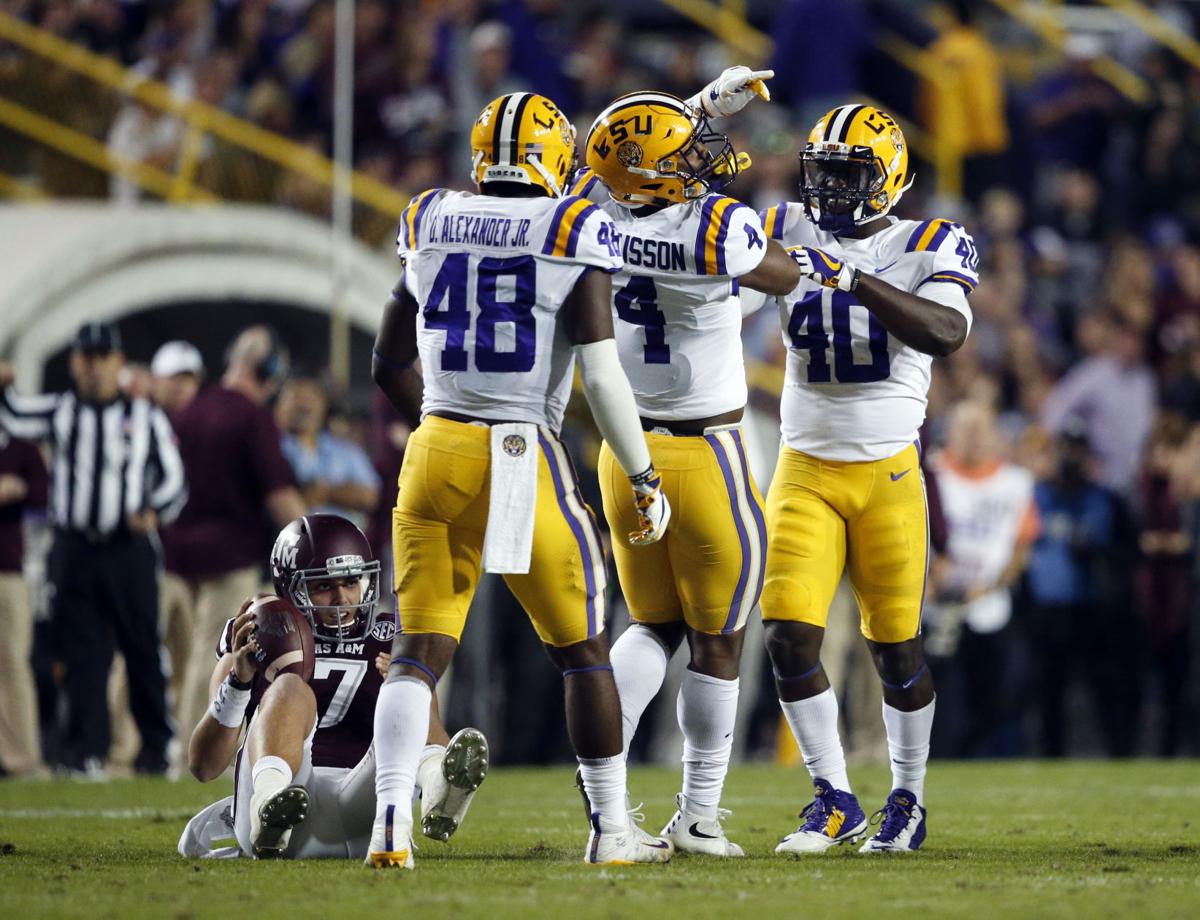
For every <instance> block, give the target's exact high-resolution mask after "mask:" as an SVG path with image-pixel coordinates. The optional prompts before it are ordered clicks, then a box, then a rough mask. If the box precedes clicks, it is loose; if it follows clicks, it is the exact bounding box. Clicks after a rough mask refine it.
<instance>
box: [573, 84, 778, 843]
mask: <svg viewBox="0 0 1200 920" xmlns="http://www.w3.org/2000/svg"><path fill="white" fill-rule="evenodd" d="M771 75H772V72H771V71H759V72H753V71H751V70H750V69H749V68H746V67H732V68H729V69H728V70H726V71H725V72H724V73H722V74H721V76H720V77H718V78H717V80H715V81H714V82H713V83H712V84H710V85H709V86H708V87H705V89H704V90H702V91H701V92H700V93H699V94H697V95H696V96H694V97H693V98H692V99H689V100H688V101H687V102H684V101H683V100H681V99H678V98H676V97H675V96H671V95H668V94H667V93H658V92H639V93H631V94H629V95H626V96H622V97H621V98H619V99H617V100H616V101H615V102H613V103H612V104H611V105H609V106H608V107H607V108H606V109H605V110H604V111H603V112H601V113H600V115H599V116H598V117H597V118H596V121H595V123H594V124H593V125H592V128H591V130H590V131H589V132H588V137H587V141H586V143H585V144H584V149H585V151H586V155H587V163H588V166H587V168H585V169H583V170H581V171H580V173H579V175H578V176H577V178H576V180H575V184H574V187H573V190H574V191H575V192H576V193H577V194H588V195H589V196H590V197H591V198H592V200H593V201H595V202H596V203H597V204H598V205H599V206H600V207H601V208H602V209H603V210H604V211H605V213H606V214H608V216H609V217H610V218H611V219H612V221H613V224H614V225H615V227H616V230H617V234H618V239H619V241H620V245H621V249H622V252H623V253H624V256H625V267H624V268H623V269H622V270H621V271H620V272H619V273H618V274H617V275H616V276H615V278H614V282H613V295H614V298H613V312H614V314H615V326H616V334H617V335H616V339H617V348H618V351H619V353H620V358H621V366H622V367H623V368H624V370H625V373H626V375H627V376H628V377H629V380H630V383H631V384H632V386H633V392H634V396H635V398H636V400H637V406H638V412H639V413H640V415H641V421H642V428H643V429H644V430H645V432H646V435H645V437H646V443H647V446H648V447H649V449H650V457H651V459H652V460H653V462H654V466H655V468H656V469H657V470H658V471H659V473H660V474H661V475H662V477H663V491H664V492H665V493H666V495H667V498H668V499H669V501H670V503H671V507H672V508H673V509H675V513H674V517H673V519H672V522H671V528H670V530H669V531H668V532H667V534H666V536H665V537H664V538H663V539H662V540H661V541H660V542H659V543H656V544H655V545H654V546H651V547H631V546H628V545H626V544H624V543H623V542H622V541H620V540H614V541H613V555H614V556H615V557H616V562H617V572H618V573H619V575H620V578H621V587H622V588H623V590H624V594H625V599H626V601H627V602H628V604H629V612H630V616H631V618H632V620H633V622H632V624H631V625H630V627H629V628H628V629H626V630H625V632H623V633H622V634H621V636H620V638H618V639H617V641H616V642H615V643H614V645H613V649H612V664H613V671H614V676H615V678H616V682H617V692H618V693H619V695H620V697H621V720H622V728H623V740H624V743H625V751H626V753H628V750H629V745H630V742H631V741H632V739H633V735H634V733H635V731H636V730H637V725H638V722H639V720H640V718H641V716H642V713H643V712H644V711H645V709H646V707H647V706H648V705H649V704H650V702H651V700H652V699H653V698H654V696H655V695H656V694H657V693H658V691H659V689H660V688H661V687H662V684H663V681H664V679H665V678H666V675H667V665H668V662H669V661H670V658H671V656H672V655H673V654H674V652H675V650H676V649H677V648H678V647H679V646H680V644H681V643H682V642H683V641H684V639H685V638H686V640H687V643H688V648H689V651H690V661H689V663H688V668H687V670H686V671H685V672H684V675H683V680H682V683H681V685H680V689H679V699H678V707H677V712H678V718H679V727H680V729H681V731H682V732H683V787H682V791H681V792H680V793H679V794H678V795H676V797H675V804H676V811H675V814H674V816H673V817H672V818H671V820H670V821H669V822H668V824H667V826H666V827H665V828H664V830H663V836H665V837H667V838H669V839H670V840H671V841H672V842H673V843H674V844H675V848H676V850H679V851H681V852H687V853H703V854H707V855H711V856H719V857H733V856H742V855H743V851H742V848H741V847H740V846H738V845H737V844H736V843H733V842H732V841H730V840H729V839H728V838H727V837H726V835H725V830H724V828H723V827H722V824H721V820H722V819H723V818H724V817H725V816H726V815H727V814H728V812H725V811H724V810H722V809H721V808H720V807H719V806H720V800H721V792H722V788H723V786H724V782H725V775H726V773H727V772H728V769H729V759H730V754H731V752H732V748H733V730H734V721H735V719H736V716H737V704H738V689H739V684H738V673H739V663H740V659H741V652H742V641H743V639H744V637H745V626H746V623H747V621H748V619H749V617H750V614H751V612H752V611H753V610H754V608H755V606H756V605H757V604H758V598H759V594H760V592H761V591H762V584H763V563H764V557H765V555H766V539H767V534H766V523H765V521H764V516H763V507H762V498H761V496H760V495H759V492H758V487H757V486H756V485H755V484H754V479H753V477H752V476H751V474H750V468H749V465H748V464H747V460H746V450H745V447H744V445H743V442H742V430H741V420H742V412H743V409H744V408H745V405H746V399H747V389H746V375H745V370H744V368H743V364H742V339H741V329H742V311H741V302H740V300H739V298H738V289H739V286H740V287H744V288H754V289H756V290H759V291H762V292H764V293H766V294H775V295H782V294H786V293H788V292H789V291H791V290H792V289H793V288H795V287H796V285H797V284H799V283H800V281H801V274H800V270H799V268H798V267H797V265H796V264H795V262H794V261H793V260H792V259H790V258H789V257H788V254H787V253H786V252H785V251H784V249H783V248H782V247H781V246H780V245H779V244H778V243H777V242H774V241H772V240H768V239H767V236H766V234H765V233H764V232H763V227H762V224H761V223H760V221H759V217H758V215H757V214H756V213H755V212H754V211H753V210H752V209H751V208H749V207H747V206H746V205H744V204H742V203H741V202H739V201H736V200H734V199H733V198H729V197H727V196H725V195H723V194H720V192H721V191H722V190H723V189H725V188H726V187H727V186H728V185H729V184H730V183H731V182H732V181H733V180H734V178H735V177H736V176H737V175H738V173H739V172H740V171H741V170H743V169H745V168H746V167H747V166H748V165H749V157H748V156H747V155H746V154H745V153H737V152H736V151H735V150H734V149H733V146H732V144H730V142H729V139H728V138H727V137H726V136H725V135H724V134H721V133H719V132H717V131H715V130H714V129H713V128H712V127H710V125H709V121H708V119H709V117H710V116H723V115H731V114H733V113H734V112H737V111H738V110H740V109H741V108H742V107H743V106H745V105H746V104H747V103H748V102H749V101H750V100H751V99H753V98H755V96H762V97H763V98H769V95H768V93H767V90H766V87H765V85H764V84H763V82H762V81H763V80H764V79H766V78H769V77H770V76H771ZM598 472H599V479H600V488H601V492H602V493H603V497H604V513H605V516H606V517H607V518H608V521H609V525H610V528H611V530H612V532H613V533H622V532H625V531H628V530H630V529H631V528H632V527H633V526H634V523H635V521H634V518H633V509H632V508H631V507H630V506H629V503H628V502H627V501H624V500H623V492H624V491H625V489H626V487H625V486H624V481H625V471H624V470H623V469H622V468H621V466H620V464H619V463H618V462H617V461H616V459H615V457H614V456H613V453H612V451H611V450H610V449H609V446H608V444H607V443H605V444H604V445H603V447H602V448H601V452H600V463H599V470H598Z"/></svg>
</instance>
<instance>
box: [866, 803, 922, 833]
mask: <svg viewBox="0 0 1200 920" xmlns="http://www.w3.org/2000/svg"><path fill="white" fill-rule="evenodd" d="M910 818H912V813H911V812H908V811H905V810H904V806H903V805H899V804H897V803H896V802H888V803H887V804H886V805H884V806H883V808H881V809H879V811H877V812H875V814H873V815H871V824H872V825H875V824H878V825H879V830H878V831H877V832H876V833H875V836H876V837H877V838H879V839H880V840H883V841H888V842H890V841H892V840H895V839H896V838H897V837H898V836H899V835H900V832H901V831H903V830H904V828H906V827H907V826H908V822H909V819H910Z"/></svg>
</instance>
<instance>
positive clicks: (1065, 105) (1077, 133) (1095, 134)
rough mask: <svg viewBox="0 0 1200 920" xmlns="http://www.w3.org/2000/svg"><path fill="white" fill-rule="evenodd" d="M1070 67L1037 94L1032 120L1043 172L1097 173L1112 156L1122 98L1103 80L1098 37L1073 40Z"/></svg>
mask: <svg viewBox="0 0 1200 920" xmlns="http://www.w3.org/2000/svg"><path fill="white" fill-rule="evenodd" d="M1065 51H1066V62H1065V64H1064V66H1063V67H1062V68H1061V69H1060V70H1058V71H1056V72H1054V73H1051V74H1049V75H1048V76H1047V77H1045V78H1044V79H1043V80H1042V81H1041V82H1040V83H1039V84H1038V85H1037V86H1036V87H1035V88H1034V91H1033V100H1032V103H1031V105H1030V108H1029V119H1030V123H1031V127H1032V128H1033V137H1034V149H1035V155H1036V157H1037V162H1038V164H1039V165H1040V166H1044V167H1045V166H1050V167H1052V166H1059V165H1067V166H1075V167H1078V168H1079V169H1085V170H1088V171H1089V172H1097V171H1098V170H1099V168H1100V166H1101V164H1102V163H1103V161H1104V156H1105V154H1106V153H1107V151H1108V142H1109V136H1110V134H1111V132H1112V129H1113V115H1115V114H1116V112H1117V110H1118V105H1119V99H1118V97H1117V92H1116V90H1115V89H1113V87H1112V86H1111V85H1110V84H1109V83H1107V82H1105V81H1104V80H1103V79H1101V78H1100V77H1099V76H1098V75H1097V73H1096V70H1095V67H1094V63H1095V61H1096V60H1097V59H1099V58H1100V57H1101V56H1102V55H1103V54H1104V40H1103V39H1102V38H1100V37H1099V36H1097V35H1089V34H1082V33H1078V34H1074V35H1070V36H1069V37H1068V38H1067V42H1066V48H1065Z"/></svg>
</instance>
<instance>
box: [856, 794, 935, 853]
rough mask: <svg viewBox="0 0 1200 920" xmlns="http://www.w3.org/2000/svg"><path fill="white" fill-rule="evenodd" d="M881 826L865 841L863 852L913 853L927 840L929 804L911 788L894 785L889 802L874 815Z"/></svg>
mask: <svg viewBox="0 0 1200 920" xmlns="http://www.w3.org/2000/svg"><path fill="white" fill-rule="evenodd" d="M876 819H878V823H879V830H877V831H876V832H875V833H874V835H873V836H872V837H871V838H870V839H869V840H868V841H867V842H866V843H864V844H863V845H862V847H861V848H860V849H859V852H860V853H912V852H913V851H914V850H919V849H921V844H923V843H924V842H925V808H924V806H922V805H918V804H917V797H916V796H915V795H913V794H912V793H911V792H909V791H908V790H907V789H893V790H892V794H891V795H889V796H888V800H887V804H886V805H884V806H883V808H881V809H879V811H877V812H875V814H873V815H871V823H872V824H874V823H876Z"/></svg>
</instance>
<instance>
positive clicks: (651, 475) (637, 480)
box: [629, 463, 658, 486]
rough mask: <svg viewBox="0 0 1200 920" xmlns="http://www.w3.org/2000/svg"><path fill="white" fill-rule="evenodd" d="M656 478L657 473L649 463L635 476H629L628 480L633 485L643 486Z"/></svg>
mask: <svg viewBox="0 0 1200 920" xmlns="http://www.w3.org/2000/svg"><path fill="white" fill-rule="evenodd" d="M657 478H658V473H656V472H655V471H654V464H653V463H651V464H650V465H649V466H648V467H646V468H645V469H644V470H642V471H641V472H640V473H638V474H637V475H636V476H630V477H629V481H630V482H631V483H633V484H634V485H635V486H644V485H648V484H650V483H651V482H653V481H654V480H655V479H657Z"/></svg>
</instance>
